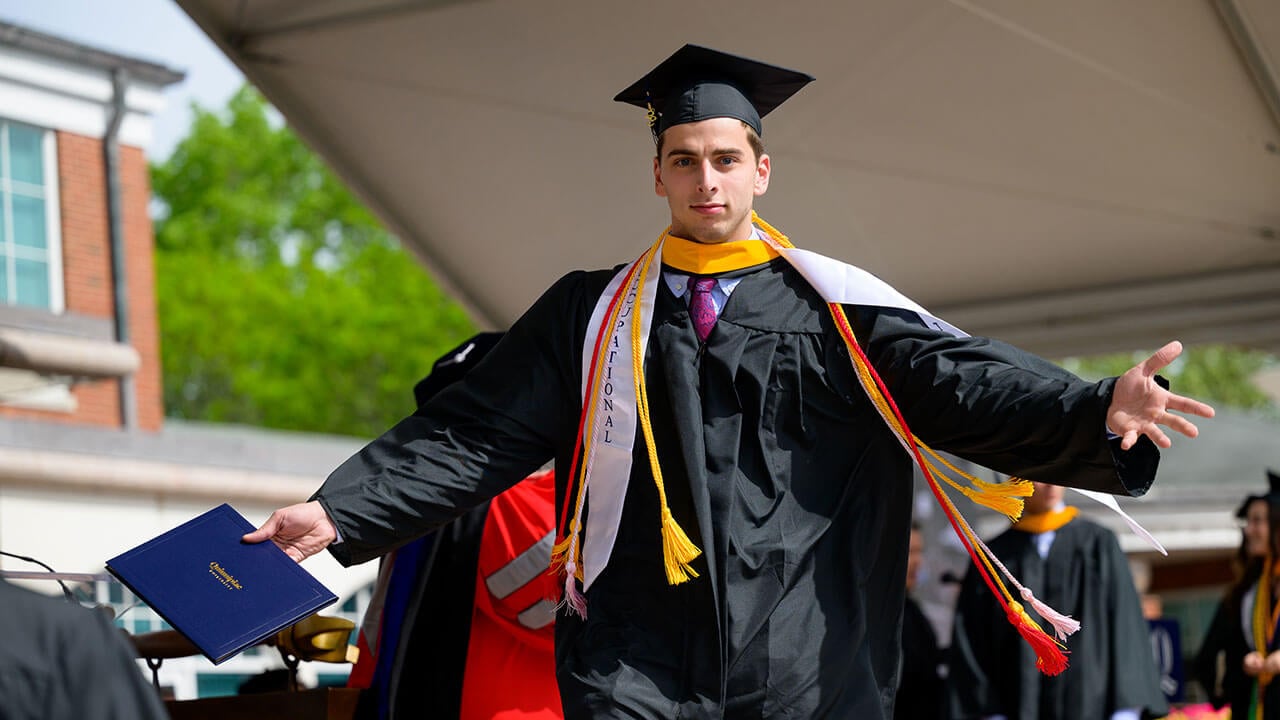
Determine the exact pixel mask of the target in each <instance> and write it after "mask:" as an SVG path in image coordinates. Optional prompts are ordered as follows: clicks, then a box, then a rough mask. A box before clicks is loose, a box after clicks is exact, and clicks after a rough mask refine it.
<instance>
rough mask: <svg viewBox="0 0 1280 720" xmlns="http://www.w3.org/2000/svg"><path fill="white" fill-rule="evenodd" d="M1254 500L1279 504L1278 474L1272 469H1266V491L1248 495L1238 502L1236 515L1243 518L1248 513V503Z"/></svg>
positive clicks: (1279, 483)
mask: <svg viewBox="0 0 1280 720" xmlns="http://www.w3.org/2000/svg"><path fill="white" fill-rule="evenodd" d="M1254 500H1266V501H1267V502H1269V503H1271V504H1272V505H1280V474H1276V472H1275V471H1274V470H1270V469H1269V470H1267V492H1266V493H1264V494H1262V495H1250V496H1249V497H1247V498H1245V499H1244V502H1242V503H1240V508H1239V509H1238V510H1236V517H1238V518H1240V519H1241V520H1243V519H1244V518H1245V517H1247V516H1248V514H1249V505H1250V504H1251V503H1252V502H1253V501H1254Z"/></svg>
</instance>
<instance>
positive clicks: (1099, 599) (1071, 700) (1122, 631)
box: [947, 483, 1169, 720]
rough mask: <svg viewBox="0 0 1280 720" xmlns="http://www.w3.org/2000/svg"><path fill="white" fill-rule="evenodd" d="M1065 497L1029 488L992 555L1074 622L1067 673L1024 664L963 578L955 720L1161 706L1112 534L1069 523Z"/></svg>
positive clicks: (1164, 706) (954, 661) (953, 674)
mask: <svg viewBox="0 0 1280 720" xmlns="http://www.w3.org/2000/svg"><path fill="white" fill-rule="evenodd" d="M1062 494H1063V489H1062V488H1061V487H1058V486H1055V485H1045V484H1043V483H1035V494H1033V495H1032V496H1031V498H1030V499H1028V500H1027V502H1026V506H1025V507H1024V508H1023V516H1022V518H1021V519H1020V520H1019V521H1018V522H1016V523H1014V525H1013V527H1011V528H1010V529H1008V530H1006V531H1005V532H1004V533H1002V534H1001V535H1000V536H999V537H997V538H995V539H994V540H992V541H991V543H990V547H991V550H992V551H993V552H994V553H995V554H996V556H997V557H999V558H1000V560H1001V561H1002V562H1003V563H1004V564H1005V565H1007V566H1008V567H1009V569H1010V570H1012V571H1013V573H1014V574H1015V575H1017V576H1018V577H1019V578H1020V579H1021V580H1022V583H1023V584H1024V585H1026V586H1027V587H1028V588H1030V589H1031V590H1032V591H1033V592H1034V593H1035V595H1036V596H1037V597H1038V598H1040V599H1041V600H1043V601H1045V602H1047V603H1048V604H1049V605H1050V606H1051V607H1053V608H1054V609H1055V610H1057V611H1058V612H1062V613H1066V614H1068V615H1070V616H1071V617H1073V618H1075V619H1076V620H1078V621H1080V624H1081V628H1080V630H1079V631H1078V632H1076V633H1075V634H1073V635H1071V637H1070V638H1069V639H1068V640H1067V647H1068V649H1069V650H1070V652H1071V665H1070V666H1069V667H1068V668H1067V669H1066V670H1065V671H1064V672H1063V673H1062V674H1061V675H1057V676H1055V677H1046V676H1044V675H1041V674H1039V673H1037V672H1036V671H1035V667H1034V664H1033V663H1031V664H1029V663H1026V662H1010V661H1009V659H1010V658H1023V659H1025V658H1026V656H1027V652H1028V651H1027V649H1026V645H1025V644H1024V643H1023V642H1022V639H1021V638H1020V637H1019V636H1018V634H1017V633H1016V632H1013V631H1011V630H1010V629H1009V626H1008V624H1007V623H1005V622H1004V618H1003V617H1002V616H1001V615H1000V614H998V612H997V606H996V604H995V602H994V599H993V598H992V597H991V594H990V592H988V591H987V588H986V587H984V586H983V585H982V583H980V582H978V580H977V579H976V577H975V573H974V572H972V571H970V572H969V574H968V576H967V577H966V578H965V581H964V585H963V586H962V588H961V591H960V597H959V599H958V600H957V601H956V617H955V624H954V625H953V626H952V638H951V660H950V664H949V674H948V676H947V688H948V696H949V699H950V705H951V708H950V714H949V715H948V717H952V718H956V720H979V719H981V720H991V719H993V718H1001V719H1003V720H1071V719H1073V718H1098V720H1108V719H1110V720H1140V719H1141V718H1157V717H1164V716H1165V715H1166V714H1167V713H1168V712H1169V705H1168V702H1167V701H1166V700H1165V696H1164V693H1163V692H1161V690H1160V675H1159V672H1158V671H1157V670H1156V664H1155V658H1154V656H1153V654H1152V652H1151V641H1150V636H1149V634H1148V631H1147V621H1146V620H1145V619H1144V618H1143V617H1142V605H1141V602H1140V601H1139V599H1138V592H1137V590H1136V588H1135V587H1134V584H1133V577H1132V575H1130V573H1129V564H1128V561H1127V560H1126V559H1125V555H1124V553H1123V552H1121V550H1120V545H1119V544H1118V543H1117V542H1116V537H1115V535H1113V534H1112V533H1111V531H1110V530H1107V529H1106V528H1104V527H1102V526H1100V525H1097V524H1095V523H1093V522H1090V521H1089V520H1086V519H1084V518H1081V517H1077V510H1076V508H1075V507H1071V506H1067V505H1065V504H1064V503H1063V497H1062Z"/></svg>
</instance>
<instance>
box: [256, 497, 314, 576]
mask: <svg viewBox="0 0 1280 720" xmlns="http://www.w3.org/2000/svg"><path fill="white" fill-rule="evenodd" d="M241 539H242V540H243V541H244V542H247V543H260V542H262V541H263V540H270V541H271V542H273V543H275V544H276V546H277V547H279V548H280V549H281V550H283V551H285V554H287V555H288V556H289V557H291V558H293V559H294V561H296V562H302V561H303V560H305V559H307V558H308V557H311V556H312V555H315V554H316V553H318V552H320V551H321V550H323V549H325V548H326V547H329V545H330V543H332V542H333V541H335V540H337V539H338V530H337V528H335V527H334V525H333V521H332V520H330V519H329V514H328V513H326V512H325V511H324V508H323V507H322V506H321V505H320V503H318V502H316V501H315V500H312V501H311V502H305V503H298V504H297V505H290V506H288V507H283V508H280V509H279V510H276V511H275V512H273V513H271V517H269V518H267V521H266V522H264V523H262V527H260V528H258V529H257V530H254V531H253V532H251V533H248V534H246V535H245V536H244V537H243V538H241Z"/></svg>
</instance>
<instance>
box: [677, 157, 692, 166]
mask: <svg viewBox="0 0 1280 720" xmlns="http://www.w3.org/2000/svg"><path fill="white" fill-rule="evenodd" d="M692 164H693V160H692V159H690V158H687V157H682V158H676V160H675V163H674V165H675V166H676V167H689V166H690V165H692Z"/></svg>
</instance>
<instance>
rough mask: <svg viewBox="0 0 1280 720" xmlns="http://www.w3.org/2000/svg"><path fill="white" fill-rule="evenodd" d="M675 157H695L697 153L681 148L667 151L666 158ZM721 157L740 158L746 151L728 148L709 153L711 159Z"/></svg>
mask: <svg viewBox="0 0 1280 720" xmlns="http://www.w3.org/2000/svg"><path fill="white" fill-rule="evenodd" d="M677 155H679V156H682V157H684V156H688V157H694V156H696V155H697V153H695V152H694V151H692V150H689V149H688V148H682V147H674V148H671V149H670V150H668V151H667V157H668V158H671V157H675V156H677ZM721 155H735V156H738V157H742V156H745V155H746V151H744V150H741V149H739V148H734V147H729V148H716V149H714V150H712V151H711V156H712V157H717V156H721Z"/></svg>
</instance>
